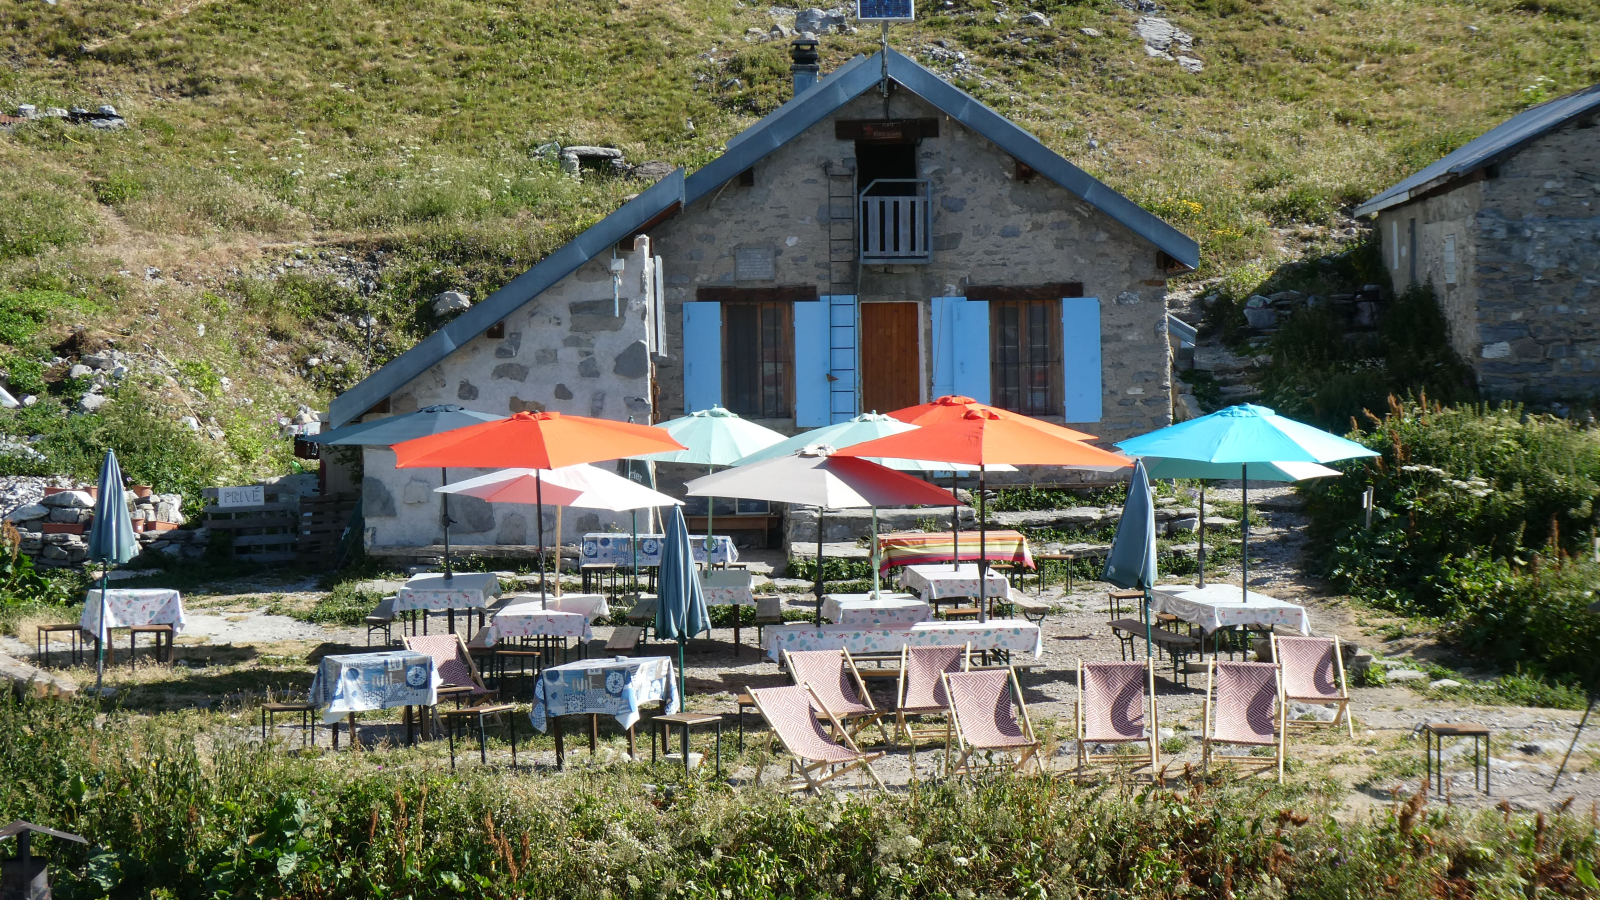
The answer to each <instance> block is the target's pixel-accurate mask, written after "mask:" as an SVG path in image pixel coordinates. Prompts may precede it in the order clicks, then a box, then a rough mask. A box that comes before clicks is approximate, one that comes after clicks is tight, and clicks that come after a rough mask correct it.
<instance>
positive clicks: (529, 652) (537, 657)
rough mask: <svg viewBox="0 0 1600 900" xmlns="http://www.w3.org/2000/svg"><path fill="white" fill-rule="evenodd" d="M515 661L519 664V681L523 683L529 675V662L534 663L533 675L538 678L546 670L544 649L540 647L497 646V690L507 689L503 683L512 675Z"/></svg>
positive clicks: (517, 675)
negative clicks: (512, 666) (512, 665)
mask: <svg viewBox="0 0 1600 900" xmlns="http://www.w3.org/2000/svg"><path fill="white" fill-rule="evenodd" d="M513 662H515V663H516V664H517V673H516V679H517V681H518V682H519V683H522V682H523V681H524V680H525V679H526V678H527V677H528V663H529V662H532V663H533V676H534V677H535V678H538V677H539V673H540V672H542V671H544V651H543V650H541V649H538V648H526V647H505V648H499V647H497V648H495V654H494V667H495V668H494V672H495V676H494V687H495V690H496V691H504V690H505V688H504V687H503V686H502V684H501V683H502V682H503V681H504V680H505V679H507V678H510V677H512V676H511V664H512V663H513ZM532 695H533V692H532V691H529V696H530V697H531V696H532ZM501 696H507V694H504V693H502V694H501Z"/></svg>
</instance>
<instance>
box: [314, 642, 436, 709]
mask: <svg viewBox="0 0 1600 900" xmlns="http://www.w3.org/2000/svg"><path fill="white" fill-rule="evenodd" d="M439 684H440V680H439V670H438V668H437V667H436V666H435V665H434V663H433V658H432V657H430V656H428V654H426V653H417V652H414V651H411V650H385V651H382V652H378V653H347V654H335V655H330V656H324V657H323V658H322V662H321V663H320V664H319V665H318V666H317V675H316V677H315V678H313V679H312V681H311V692H310V699H311V703H313V704H315V705H316V706H319V707H322V708H323V714H322V717H323V721H324V722H326V723H328V724H330V725H331V724H333V723H334V722H337V721H338V720H340V719H342V718H344V717H345V716H348V715H351V714H353V713H356V712H363V711H366V710H374V709H395V708H398V707H403V706H433V705H434V704H435V703H437V702H438V701H439Z"/></svg>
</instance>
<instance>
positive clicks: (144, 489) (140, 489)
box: [133, 484, 155, 497]
mask: <svg viewBox="0 0 1600 900" xmlns="http://www.w3.org/2000/svg"><path fill="white" fill-rule="evenodd" d="M152 493H155V492H154V491H153V490H151V488H150V485H148V484H136V485H134V486H133V495H134V496H135V497H148V496H150V495H151V494H152Z"/></svg>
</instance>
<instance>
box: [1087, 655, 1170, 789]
mask: <svg viewBox="0 0 1600 900" xmlns="http://www.w3.org/2000/svg"><path fill="white" fill-rule="evenodd" d="M1155 696H1156V674H1155V668H1154V665H1153V664H1152V663H1151V662H1150V660H1148V659H1147V660H1145V661H1144V662H1142V663H1140V662H1099V663H1086V662H1084V661H1083V660H1081V659H1080V660H1078V706H1077V711H1076V718H1077V729H1078V775H1079V776H1080V777H1082V776H1083V775H1084V774H1085V773H1086V771H1087V770H1088V769H1089V767H1091V766H1096V765H1111V766H1116V767H1119V768H1120V767H1127V768H1128V771H1129V772H1134V771H1137V770H1139V769H1141V768H1144V767H1145V766H1149V767H1150V773H1151V776H1152V777H1154V775H1155V771H1156V766H1157V765H1159V764H1160V761H1161V751H1160V749H1159V748H1158V746H1157V744H1156V729H1157V728H1158V724H1157V719H1156V705H1155ZM1139 743H1142V744H1144V745H1145V752H1144V753H1139V754H1123V753H1094V752H1093V748H1094V747H1095V746H1097V745H1101V744H1110V745H1112V746H1114V747H1121V746H1127V745H1129V744H1139Z"/></svg>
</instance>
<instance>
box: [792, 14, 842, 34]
mask: <svg viewBox="0 0 1600 900" xmlns="http://www.w3.org/2000/svg"><path fill="white" fill-rule="evenodd" d="M846 24H847V22H846V20H845V15H844V13H843V12H841V11H833V12H826V11H823V10H820V9H816V8H812V9H802V10H800V11H799V12H797V13H795V14H794V30H795V32H796V33H799V34H805V33H806V32H810V33H811V34H813V35H823V34H827V33H828V32H830V31H844V30H845V26H846Z"/></svg>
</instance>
